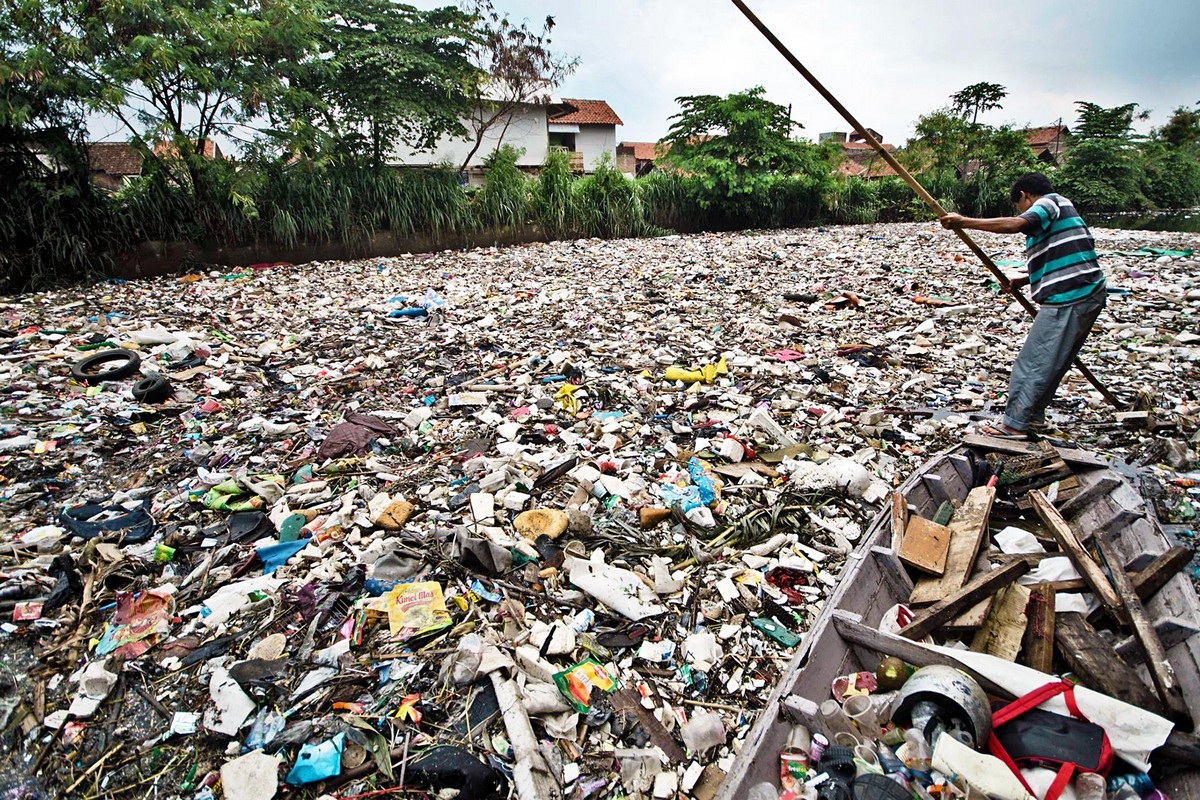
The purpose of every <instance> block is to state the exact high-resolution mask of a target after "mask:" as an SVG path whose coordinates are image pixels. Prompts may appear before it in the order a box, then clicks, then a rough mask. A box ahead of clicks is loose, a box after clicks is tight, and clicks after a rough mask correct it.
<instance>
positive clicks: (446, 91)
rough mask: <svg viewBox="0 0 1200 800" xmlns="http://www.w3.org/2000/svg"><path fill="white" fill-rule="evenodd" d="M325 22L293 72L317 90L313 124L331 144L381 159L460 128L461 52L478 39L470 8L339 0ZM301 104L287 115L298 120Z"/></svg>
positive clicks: (465, 65) (467, 70)
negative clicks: (316, 44)
mask: <svg viewBox="0 0 1200 800" xmlns="http://www.w3.org/2000/svg"><path fill="white" fill-rule="evenodd" d="M333 8H334V9H336V11H335V12H334V13H332V14H331V15H330V16H329V17H328V18H327V19H326V20H325V22H324V25H323V26H322V29H321V33H320V35H319V41H320V48H321V51H322V53H324V54H326V56H327V57H324V58H321V59H319V60H313V61H311V62H309V64H308V68H307V69H306V70H304V73H303V75H302V76H301V78H300V81H301V85H303V86H304V87H305V88H307V89H308V91H309V93H310V95H311V97H301V98H300V99H301V101H303V102H304V103H306V104H307V105H309V106H312V105H313V103H312V102H311V101H312V99H313V98H319V100H320V103H319V104H317V108H318V110H319V114H318V115H317V118H316V119H314V120H313V121H314V124H315V125H317V126H318V127H320V128H321V131H322V132H323V133H325V134H327V135H328V136H329V138H330V139H331V140H332V143H333V145H334V147H335V149H337V150H340V151H344V152H346V153H348V154H351V155H354V156H367V157H369V158H370V159H371V160H372V161H373V162H374V164H375V166H376V167H378V166H380V165H381V164H382V162H383V158H384V154H385V153H387V152H389V151H391V150H392V149H393V148H394V147H395V145H396V143H397V142H399V141H404V142H405V143H407V144H409V145H411V146H412V147H413V148H414V149H417V150H423V149H428V148H430V147H432V146H433V144H434V142H435V141H436V140H437V138H438V137H439V136H441V135H442V134H456V135H463V134H465V133H466V130H465V129H464V127H463V125H462V122H461V120H462V118H463V117H465V116H466V114H467V93H466V87H467V86H468V85H470V84H471V83H472V82H473V81H474V80H475V79H476V75H475V68H474V66H473V65H472V64H471V62H470V60H469V59H468V53H469V51H470V48H471V47H472V46H473V45H478V44H479V42H480V37H479V34H478V32H477V30H476V27H475V20H474V18H473V17H472V16H470V15H469V14H467V13H465V12H463V11H461V10H459V9H457V8H454V7H445V8H438V9H433V10H430V11H422V10H418V9H416V8H414V7H413V6H411V5H406V4H402V3H397V2H394V0H343V2H340V3H338V4H336V5H335V6H333ZM304 110H305V109H303V108H298V109H295V111H296V112H298V113H296V114H293V115H292V118H293V119H299V120H304V119H305V118H306V116H308V115H305V114H304V113H303V112H304Z"/></svg>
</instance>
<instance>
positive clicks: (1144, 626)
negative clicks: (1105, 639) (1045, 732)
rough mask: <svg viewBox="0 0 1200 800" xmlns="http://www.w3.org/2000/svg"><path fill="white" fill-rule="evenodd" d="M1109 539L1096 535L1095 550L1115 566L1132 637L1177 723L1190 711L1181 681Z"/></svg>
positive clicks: (1114, 576)
mask: <svg viewBox="0 0 1200 800" xmlns="http://www.w3.org/2000/svg"><path fill="white" fill-rule="evenodd" d="M1109 538H1110V535H1105V534H1099V535H1097V537H1096V546H1097V547H1099V548H1100V555H1101V556H1103V558H1104V560H1105V561H1107V562H1108V563H1110V564H1113V565H1115V567H1114V568H1113V569H1112V570H1110V571H1111V573H1112V582H1113V584H1114V586H1115V588H1116V590H1117V596H1118V597H1119V598H1120V601H1121V605H1122V606H1123V607H1124V609H1125V616H1126V618H1127V619H1128V620H1129V624H1130V626H1131V627H1132V628H1133V636H1134V638H1135V639H1137V641H1138V644H1139V645H1140V646H1141V649H1142V652H1143V653H1144V654H1145V656H1146V659H1145V663H1146V668H1147V669H1148V670H1150V677H1151V679H1152V680H1153V682H1154V689H1155V691H1157V692H1158V696H1159V698H1160V699H1161V700H1162V701H1163V704H1164V705H1165V706H1166V707H1167V708H1168V709H1169V710H1170V711H1171V715H1172V717H1173V718H1174V719H1176V720H1178V719H1181V718H1184V717H1186V716H1187V710H1186V708H1185V706H1184V703H1183V692H1182V691H1181V690H1180V688H1179V679H1178V678H1176V677H1175V669H1174V668H1173V667H1172V666H1171V662H1169V661H1168V660H1167V649H1166V648H1165V647H1163V643H1162V640H1161V639H1159V638H1158V632H1157V631H1155V629H1154V625H1153V624H1152V623H1151V622H1150V616H1149V615H1148V614H1147V613H1146V607H1145V606H1143V605H1142V601H1141V600H1139V599H1138V596H1137V591H1136V590H1135V589H1134V586H1133V581H1131V580H1130V579H1129V576H1128V575H1127V574H1125V570H1124V569H1121V567H1120V563H1121V562H1120V561H1118V560H1117V555H1116V551H1115V550H1114V548H1113V547H1112V545H1111V544H1110V543H1109V541H1108V540H1109Z"/></svg>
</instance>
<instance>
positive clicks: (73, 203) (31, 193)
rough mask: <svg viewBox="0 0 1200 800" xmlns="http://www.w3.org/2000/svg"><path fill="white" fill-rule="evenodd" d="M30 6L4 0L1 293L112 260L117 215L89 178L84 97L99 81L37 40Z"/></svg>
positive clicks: (0, 42)
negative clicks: (74, 70)
mask: <svg viewBox="0 0 1200 800" xmlns="http://www.w3.org/2000/svg"><path fill="white" fill-rule="evenodd" d="M26 13H27V10H26V9H24V8H23V7H21V6H20V5H17V4H14V3H4V4H0V291H20V290H24V289H27V288H30V287H34V286H44V285H48V284H51V283H57V282H60V281H65V280H70V279H78V278H82V277H83V276H84V275H86V274H89V273H92V272H95V271H98V270H101V269H103V268H104V267H105V266H107V265H108V264H110V263H111V261H110V259H109V254H108V253H107V252H106V249H105V246H106V245H107V243H108V239H109V237H110V236H111V234H112V215H111V213H110V209H109V207H108V205H107V203H106V199H105V198H104V197H103V195H102V194H101V193H100V191H99V190H98V189H97V188H96V187H95V186H94V185H93V184H92V182H91V177H90V174H89V171H88V163H87V148H86V145H85V134H86V125H85V118H84V108H83V105H82V103H81V102H80V100H79V98H80V97H83V96H86V95H88V94H90V93H92V92H93V91H94V86H93V85H92V83H91V82H90V81H89V80H86V79H84V78H82V77H81V76H76V75H71V74H65V73H63V72H62V71H60V70H57V69H55V68H54V67H53V64H52V63H51V62H50V61H49V59H47V57H46V53H44V52H43V51H39V50H38V49H36V48H33V47H31V46H30V43H29V41H28V38H27V36H26V32H25V31H26V26H27V24H28V21H27V20H26V19H24V18H23V15H24V14H26Z"/></svg>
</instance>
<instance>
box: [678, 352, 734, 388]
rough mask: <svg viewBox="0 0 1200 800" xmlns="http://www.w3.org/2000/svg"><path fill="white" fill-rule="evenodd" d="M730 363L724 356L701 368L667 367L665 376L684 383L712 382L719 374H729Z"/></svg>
mask: <svg viewBox="0 0 1200 800" xmlns="http://www.w3.org/2000/svg"><path fill="white" fill-rule="evenodd" d="M728 374H729V365H728V364H726V363H725V358H724V356H722V357H721V360H720V361H718V362H717V363H715V364H705V365H703V366H702V367H700V368H699V369H684V368H683V367H667V370H666V372H664V373H663V377H664V378H666V379H667V380H669V381H683V382H684V383H712V382H713V381H715V380H716V379H717V376H718V375H728Z"/></svg>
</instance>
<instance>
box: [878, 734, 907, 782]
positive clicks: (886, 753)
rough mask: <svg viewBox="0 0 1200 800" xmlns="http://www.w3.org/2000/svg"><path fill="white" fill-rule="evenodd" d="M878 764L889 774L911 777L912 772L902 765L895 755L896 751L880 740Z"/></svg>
mask: <svg viewBox="0 0 1200 800" xmlns="http://www.w3.org/2000/svg"><path fill="white" fill-rule="evenodd" d="M878 755H879V766H881V767H883V771H884V772H885V773H887V774H889V775H891V774H895V775H903V776H904V777H905V778H911V777H912V773H911V772H909V771H908V767H906V766H904V762H903V761H901V760H900V757H899V756H897V755H896V751H895V750H893V749H892V748H891V746H890V745H887V744H884V743H883V742H880V744H879V748H878Z"/></svg>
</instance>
